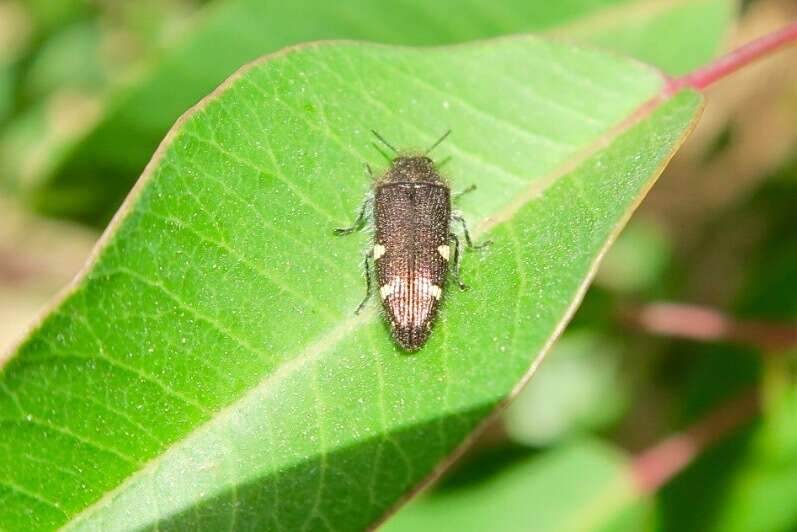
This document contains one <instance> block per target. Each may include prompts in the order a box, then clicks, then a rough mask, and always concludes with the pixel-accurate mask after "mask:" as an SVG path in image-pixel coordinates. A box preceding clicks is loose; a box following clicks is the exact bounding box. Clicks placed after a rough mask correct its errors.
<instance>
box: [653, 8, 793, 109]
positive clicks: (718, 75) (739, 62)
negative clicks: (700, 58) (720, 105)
mask: <svg viewBox="0 0 797 532" xmlns="http://www.w3.org/2000/svg"><path fill="white" fill-rule="evenodd" d="M796 42H797V21H795V22H792V23H791V24H789V25H788V26H786V27H785V28H782V29H780V30H778V31H776V32H773V33H770V34H768V35H764V36H763V37H760V38H758V39H756V40H754V41H752V42H749V43H747V44H745V45H744V46H742V47H740V48H737V49H736V50H734V51H732V52H730V53H729V54H727V55H725V56H723V57H721V58H719V59H717V60H716V61H714V62H713V63H711V64H709V65H706V66H704V67H702V68H698V69H697V70H694V71H692V72H690V73H689V74H686V75H685V76H683V77H680V78H676V79H673V80H671V81H670V83H669V84H668V85H667V87H666V89H665V92H666V94H667V95H671V94H674V93H676V92H678V91H679V90H681V89H683V88H685V87H691V88H693V89H695V90H698V91H702V90H705V89H706V87H708V86H709V85H711V84H712V83H714V82H715V81H717V80H719V79H722V78H725V77H727V76H728V75H730V74H731V73H733V72H735V71H736V70H738V69H740V68H742V67H743V66H745V65H747V64H748V63H751V62H752V61H755V60H757V59H760V58H761V57H763V56H765V55H766V54H768V53H770V52H773V51H776V50H778V49H780V48H783V47H785V46H788V45H789V44H794V43H796Z"/></svg>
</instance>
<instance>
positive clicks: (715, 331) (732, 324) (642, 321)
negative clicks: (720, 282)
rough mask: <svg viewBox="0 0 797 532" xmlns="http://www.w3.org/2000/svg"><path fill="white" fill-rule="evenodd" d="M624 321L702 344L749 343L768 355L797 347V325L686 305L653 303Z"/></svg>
mask: <svg viewBox="0 0 797 532" xmlns="http://www.w3.org/2000/svg"><path fill="white" fill-rule="evenodd" d="M622 320H623V321H624V322H625V323H627V324H629V325H633V326H635V327H638V328H639V329H642V330H643V331H645V332H648V333H652V334H657V335H662V336H671V337H675V338H686V339H689V340H700V341H724V342H738V343H744V344H749V345H752V346H755V347H758V348H759V349H761V350H763V351H764V352H766V353H769V352H779V351H785V350H788V349H793V348H795V347H797V324H794V323H786V322H768V321H751V320H737V319H734V318H733V317H731V316H728V315H726V314H723V313H722V312H719V311H718V310H715V309H712V308H708V307H700V306H697V305H685V304H682V303H667V302H659V303H651V304H648V305H644V306H641V307H635V308H631V309H628V310H626V311H624V312H623V314H622Z"/></svg>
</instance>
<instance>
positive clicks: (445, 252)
mask: <svg viewBox="0 0 797 532" xmlns="http://www.w3.org/2000/svg"><path fill="white" fill-rule="evenodd" d="M437 252H438V253H440V256H441V257H443V260H448V257H449V254H450V253H451V248H450V247H448V245H447V244H443V245H442V246H437Z"/></svg>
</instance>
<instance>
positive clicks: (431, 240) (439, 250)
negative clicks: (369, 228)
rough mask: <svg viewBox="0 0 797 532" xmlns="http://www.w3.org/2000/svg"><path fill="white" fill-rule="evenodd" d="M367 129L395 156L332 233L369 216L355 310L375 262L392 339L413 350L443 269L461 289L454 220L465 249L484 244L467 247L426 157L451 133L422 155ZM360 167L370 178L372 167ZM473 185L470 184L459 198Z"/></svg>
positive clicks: (435, 304)
mask: <svg viewBox="0 0 797 532" xmlns="http://www.w3.org/2000/svg"><path fill="white" fill-rule="evenodd" d="M371 133H373V134H374V136H375V137H376V138H377V139H378V140H379V141H380V142H381V143H382V144H384V145H385V146H387V147H388V148H389V149H390V150H391V151H392V152H393V153H394V154H395V157H393V158H392V159H391V160H390V167H389V168H388V170H387V171H386V172H385V173H384V175H382V176H381V177H379V178H378V179H376V180H375V181H374V184H373V190H372V191H371V193H370V194H368V195H366V198H365V200H364V201H363V203H362V206H361V207H360V211H359V214H358V215H357V218H356V220H355V221H354V223H353V224H352V225H351V226H350V227H345V228H338V229H335V234H337V235H347V234H350V233H353V232H354V231H359V230H361V229H362V228H363V227H365V225H366V222H367V220H368V219H369V218H372V219H373V225H374V229H375V231H374V236H373V243H372V247H371V249H370V250H368V253H366V255H365V261H364V264H365V272H364V273H365V278H366V294H365V298H364V299H363V300H362V302H361V303H360V305H359V306H358V307H357V310H356V311H355V312H356V313H359V312H360V311H361V310H362V308H363V307H364V306H365V304H366V303H367V302H368V299H369V298H370V297H371V295H372V291H373V290H372V283H373V282H372V274H371V263H373V264H374V269H375V270H376V279H377V282H378V286H379V296H380V298H381V300H382V305H383V307H384V309H385V312H386V314H387V319H388V321H389V323H390V328H391V332H392V334H393V338H394V339H395V341H396V342H397V343H398V344H399V345H400V346H401V347H402V348H404V349H405V350H407V351H417V350H418V349H420V348H421V347H422V346H423V345H424V344H425V343H426V340H427V339H428V338H429V334H430V332H431V330H432V326H433V325H434V321H435V318H436V316H437V311H438V308H439V306H440V301H441V299H442V297H443V294H444V291H445V288H446V280H447V277H448V274H449V272H450V271H451V272H452V275H453V277H454V280H455V281H456V282H457V284H458V285H459V288H460V289H462V290H465V289H467V286H465V284H463V283H462V281H461V280H460V278H459V272H460V243H459V238H458V236H457V235H456V233H454V232H453V231H452V230H451V227H452V225H454V223H459V224H461V226H462V230H463V234H464V236H465V243H466V244H467V247H468V248H469V249H470V248H474V249H475V248H481V247H484V246H486V245H489V244H490V242H486V243H484V244H482V245H480V246H475V245H474V244H473V241H472V240H471V237H470V233H469V231H468V227H467V224H466V222H465V220H464V218H462V217H461V216H460V215H458V214H456V213H454V212H452V210H451V199H452V194H451V188H450V187H449V185H448V182H447V181H446V180H445V178H444V177H443V176H442V175H441V174H440V172H439V171H438V170H437V167H436V165H435V163H434V161H432V159H430V158H429V156H428V155H429V153H430V152H431V151H432V150H433V149H434V148H436V147H437V146H438V145H439V144H440V143H441V142H443V141H444V140H445V139H446V138H447V137H448V135H449V134H450V133H451V130H448V131H446V133H445V134H443V136H441V137H440V138H439V139H438V140H437V141H436V142H435V143H434V144H433V145H432V146H431V147H430V148H429V149H427V150H426V151H425V152H423V153H420V154H417V153H416V154H414V153H404V152H399V150H397V149H396V148H394V147H393V145H391V144H390V143H389V142H387V141H386V140H385V139H384V138H383V137H382V136H381V135H380V134H379V133H377V132H376V131H373V130H371ZM380 151H381V150H380ZM366 169H367V170H368V173H369V175H371V177H372V178H373V172H372V171H371V168H370V166H368V165H366ZM474 189H475V186H471V187H469V188H467V189H465V190H464V191H462V192H460V193H459V194H457V195H461V194H464V193H466V192H470V191H472V190H474ZM452 244H453V246H452ZM452 248H453V249H452ZM449 261H450V262H451V264H450V263H449Z"/></svg>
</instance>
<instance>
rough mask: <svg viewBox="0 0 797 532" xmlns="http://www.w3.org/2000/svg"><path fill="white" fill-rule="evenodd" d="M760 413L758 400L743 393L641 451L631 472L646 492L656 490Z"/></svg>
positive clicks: (749, 394) (637, 483) (750, 394)
mask: <svg viewBox="0 0 797 532" xmlns="http://www.w3.org/2000/svg"><path fill="white" fill-rule="evenodd" d="M757 412H758V400H757V398H756V396H755V395H754V394H753V393H751V392H747V393H743V394H741V395H738V396H735V397H733V398H731V399H730V400H729V401H727V402H725V403H723V404H721V405H720V406H718V407H717V408H715V409H714V410H712V411H711V412H709V413H708V414H707V415H705V416H704V417H702V418H700V419H698V420H697V421H696V422H695V423H693V424H692V425H691V426H689V427H688V428H687V429H686V430H684V431H683V432H680V433H678V434H675V435H673V436H670V437H669V438H666V439H664V440H662V441H661V442H659V443H657V444H656V445H654V446H652V447H650V448H649V449H647V450H645V451H643V452H641V453H640V454H638V455H637V456H636V457H635V458H634V460H633V463H632V466H631V473H632V475H633V478H634V481H635V483H636V485H637V486H638V487H639V489H640V490H642V491H643V492H644V493H652V492H654V491H656V490H657V489H659V488H660V487H661V486H662V485H664V484H665V483H666V482H668V481H669V480H670V479H671V478H672V477H674V476H675V475H677V474H678V473H680V472H681V471H683V470H684V469H685V468H686V466H688V465H689V464H690V463H691V462H692V460H694V459H695V457H697V456H698V455H700V453H702V452H703V451H705V450H706V449H707V448H708V447H710V446H711V445H713V444H714V443H716V442H717V441H719V440H720V439H721V438H722V437H723V436H726V435H727V434H728V433H730V432H731V431H733V430H734V429H736V428H738V427H739V426H740V425H741V424H742V423H743V422H745V421H747V420H749V419H750V418H752V417H753V415H754V414H755V413H757Z"/></svg>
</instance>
